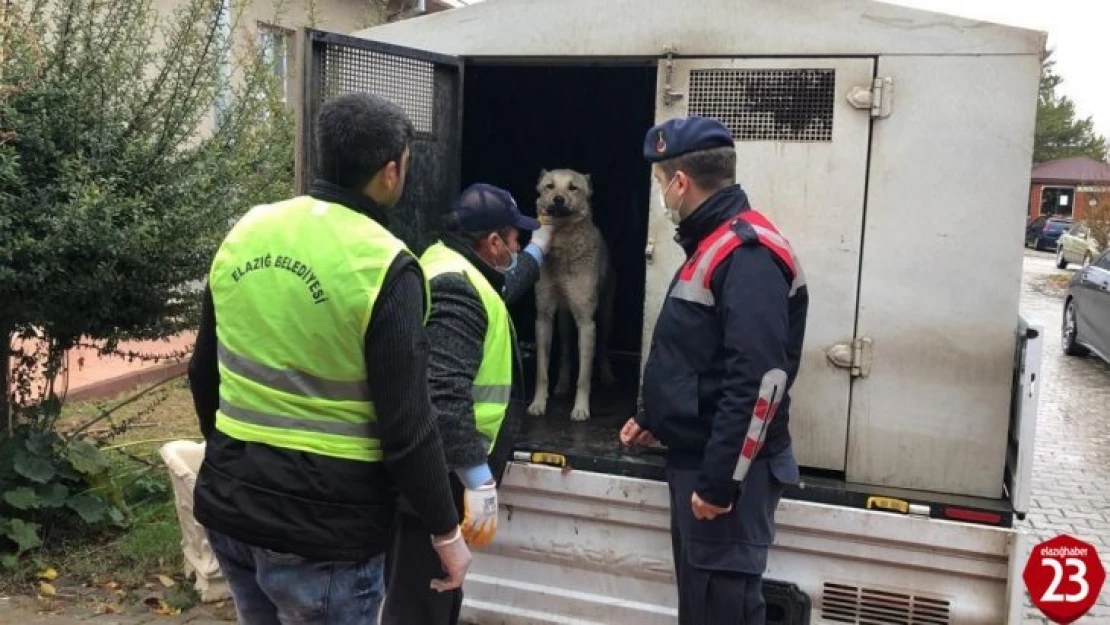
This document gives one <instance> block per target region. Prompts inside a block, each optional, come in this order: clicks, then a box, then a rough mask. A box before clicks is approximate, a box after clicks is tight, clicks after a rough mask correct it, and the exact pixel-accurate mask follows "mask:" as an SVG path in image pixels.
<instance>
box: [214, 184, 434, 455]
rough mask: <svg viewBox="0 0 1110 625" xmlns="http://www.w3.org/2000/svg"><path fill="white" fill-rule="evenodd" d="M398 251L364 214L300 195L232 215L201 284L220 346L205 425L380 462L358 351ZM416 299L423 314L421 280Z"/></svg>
mask: <svg viewBox="0 0 1110 625" xmlns="http://www.w3.org/2000/svg"><path fill="white" fill-rule="evenodd" d="M406 253H409V254H411V252H409V250H408V248H406V247H405V244H404V243H402V242H401V241H400V240H399V239H397V238H396V237H394V236H393V235H392V234H390V232H389V231H388V230H386V229H385V228H384V227H382V226H381V225H379V224H378V223H377V222H375V221H374V220H373V219H371V218H369V217H367V216H366V215H363V214H360V213H358V212H356V211H354V210H351V209H349V208H347V207H345V206H342V205H339V204H333V203H328V202H323V201H320V200H316V199H313V198H311V197H307V196H301V197H296V198H293V199H291V200H287V201H284V202H279V203H277V204H269V205H264V206H256V207H255V208H253V209H251V210H250V212H248V213H247V214H246V215H245V216H243V218H242V219H240V220H239V222H238V223H236V224H235V226H234V227H233V228H232V230H231V232H230V233H229V234H228V235H227V238H226V239H224V241H223V243H222V244H221V245H220V249H219V250H218V251H217V252H216V257H215V260H213V262H212V269H211V271H210V273H209V277H208V283H209V287H210V288H211V291H212V299H213V302H214V304H215V309H216V335H217V338H218V342H219V344H218V359H219V370H220V407H219V411H218V412H217V413H216V429H218V430H220V431H221V432H223V433H224V434H226V435H227V436H229V437H231V438H234V439H237V440H241V441H248V442H254V443H263V444H266V445H271V446H274V447H280V448H284V449H294V450H298V451H303V452H307V453H312V454H319V455H321V456H329V457H333V458H344V459H348V460H356V461H362V462H380V461H381V460H382V451H381V441H380V440H379V439H378V434H377V421H378V419H377V415H376V414H375V412H374V404H373V402H372V401H371V400H370V389H369V386H368V384H367V371H366V356H365V347H364V344H365V336H366V329H367V328H368V327H369V326H370V315H371V311H372V310H373V308H374V302H375V300H376V299H377V297H378V293H379V292H380V290H381V287H382V282H383V281H384V280H385V275H386V272H387V270H388V269H389V267H390V265H391V264H392V263H393V261H394V259H395V258H396V257H397V256H398V255H399V254H406ZM424 296H425V302H426V305H425V319H426V314H427V309H428V308H429V306H428V305H427V298H428V289H427V283H426V282H425V288H424ZM382 366H388V363H382Z"/></svg>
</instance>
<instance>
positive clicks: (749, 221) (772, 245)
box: [669, 210, 805, 306]
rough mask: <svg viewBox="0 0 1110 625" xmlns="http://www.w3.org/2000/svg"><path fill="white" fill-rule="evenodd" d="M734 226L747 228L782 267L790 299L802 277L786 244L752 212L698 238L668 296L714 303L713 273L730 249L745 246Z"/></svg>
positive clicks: (765, 220)
mask: <svg viewBox="0 0 1110 625" xmlns="http://www.w3.org/2000/svg"><path fill="white" fill-rule="evenodd" d="M738 225H739V226H740V227H743V226H744V225H746V226H748V227H750V228H751V229H752V231H753V232H754V233H755V236H756V238H757V239H758V241H759V244H760V245H763V246H764V247H766V248H767V249H769V250H770V251H771V253H773V254H774V255H775V256H776V257H777V258H778V259H779V260H780V261H782V263H783V264H784V265H786V267H787V269H788V270H789V273H790V279H791V284H790V295H791V296H793V295H794V294H795V293H797V292H798V289H800V288H801V287H802V286H804V285H805V276H804V275H803V273H802V269H801V265H800V264H799V263H798V259H797V256H795V254H794V250H793V248H792V247H791V246H790V243H789V242H788V241H787V240H786V238H785V237H783V236H782V235H781V234H780V233H779V232H778V230H777V229H776V228H775V226H774V225H773V224H772V223H771V222H770V220H768V219H767V218H766V217H765V216H763V214H761V213H759V212H757V211H755V210H746V211H743V212H742V213H740V214H739V215H737V216H736V217H735V218H733V219H730V220H728V221H726V222H725V223H723V224H721V225H720V226H719V227H718V228H717V229H716V230H714V231H713V232H711V233H710V234H709V236H707V237H705V238H704V239H702V241H701V242H700V243H699V244H698V247H697V249H696V250H695V251H694V254H693V255H692V256H691V257H690V259H689V260H687V261H686V262H685V263H684V264H683V265H682V268H681V269H680V270H679V272H678V279H677V280H676V281H675V284H674V287H672V288H671V292H670V294H669V296H670V297H673V298H675V299H680V300H684V301H687V302H693V303H695V304H702V305H704V306H713V305H715V304H716V298H715V297H714V296H713V291H712V289H711V288H710V285H711V283H712V279H713V272H714V271H716V270H717V267H719V266H720V264H721V263H722V262H724V260H725V259H726V258H728V255H729V254H731V253H732V251H733V250H735V249H736V248H738V247H740V246H741V245H744V243H745V241H744V239H743V238H741V236H740V234H738V233H737V232H736V229H737V226H738Z"/></svg>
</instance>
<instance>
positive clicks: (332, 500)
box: [189, 94, 470, 625]
mask: <svg viewBox="0 0 1110 625" xmlns="http://www.w3.org/2000/svg"><path fill="white" fill-rule="evenodd" d="M412 141H413V126H412V124H411V123H410V122H409V120H408V119H407V118H406V117H405V114H404V113H403V112H402V111H401V109H400V108H399V107H397V106H396V105H395V104H393V103H391V102H389V101H387V100H385V99H382V98H380V97H376V96H372V95H369V94H352V95H345V96H342V97H339V98H336V99H334V100H332V101H329V102H327V103H325V104H324V105H323V107H322V109H321V112H320V115H319V118H318V123H317V135H316V142H317V149H316V153H317V155H318V162H317V168H316V178H315V182H314V183H313V185H312V187H311V190H310V191H309V193H308V195H306V196H300V197H295V198H293V199H290V200H286V201H282V202H277V203H275V204H270V205H264V206H256V207H254V208H253V209H251V210H250V211H249V212H248V213H247V214H246V215H245V216H243V218H242V219H240V220H239V221H238V223H236V225H235V226H234V227H233V228H232V230H231V232H230V233H229V234H228V235H227V238H226V239H224V241H223V243H222V244H221V245H220V248H219V250H218V251H217V253H216V256H215V259H214V260H213V262H212V267H211V271H210V273H209V276H208V287H207V289H206V293H205V301H204V306H203V310H202V317H201V323H200V329H199V333H198V336H197V343H196V349H195V351H194V354H193V359H192V361H191V362H190V365H189V380H190V382H191V385H192V391H193V400H194V403H195V406H196V410H197V415H198V418H199V420H200V425H201V430H202V432H203V433H204V436H205V438H206V439H207V446H206V452H205V459H204V464H203V465H202V467H201V470H200V475H199V477H198V479H197V485H196V490H195V514H196V517H197V520H198V521H199V522H200V523H201V524H202V525H204V526H205V528H206V529H207V531H208V536H209V541H210V543H211V546H212V549H213V551H214V553H215V554H216V557H217V559H218V560H219V563H220V568H221V570H222V571H223V573H224V575H225V576H226V577H227V579H228V582H229V585H230V587H231V592H232V596H233V598H234V600H235V607H236V611H237V612H238V616H239V622H240V623H244V624H247V625H278V624H288V623H298V624H316V623H319V624H321V625H322V624H324V623H327V624H329V625H331V624H340V625H346V624H348V623H350V624H354V623H372V622H374V619H375V618H376V617H377V615H378V613H379V611H380V608H381V603H382V598H383V595H384V580H383V566H384V553H385V551H386V549H387V548H388V545H389V543H390V539H391V527H392V523H393V518H394V515H395V512H396V503H395V502H396V495H397V493H398V492H399V493H401V494H402V495H403V496H404V498H405V500H406V501H407V502H409V504H410V505H411V507H412V509H413V510H414V513H415V514H416V515H417V516H418V517H419V518H420V519H421V521H422V523H423V524H424V527H425V528H427V533H426V534H425V535H424V541H425V544H426V545H427V547H428V549H431V550H433V552H434V553H435V554H436V556H437V562H438V565H439V568H438V569H436V570H435V571H429V575H428V578H427V579H425V580H424V587H425V588H428V587H429V586H430V587H432V588H435V589H437V590H450V589H454V588H457V587H459V586H460V585H461V584H462V581H463V578H464V577H465V575H466V570H467V567H468V566H469V563H470V551H469V549H468V547H467V545H466V542H465V540H464V539H463V537H462V533H461V530H460V526H459V515H458V512H457V510H456V508H455V505H454V502H453V498H452V493H451V488H450V484H449V481H448V477H447V472H448V469H447V466H446V464H445V463H444V453H443V446H442V443H441V441H440V438H439V435H438V433H437V430H436V427H435V420H434V413H433V410H432V405H431V402H430V400H429V394H428V381H427V380H428V376H427V355H428V340H427V338H426V335H425V332H424V327H423V323H424V320H425V318H426V314H427V306H428V294H427V285H426V281H425V278H424V275H423V271H422V269H421V267H420V265H419V263H418V262H417V259H416V258H415V257H414V256H413V254H412V253H411V252H409V250H408V249H407V248H406V247H405V245H404V244H403V243H402V242H401V241H400V240H398V239H397V238H395V237H394V236H393V235H392V234H390V232H389V231H388V230H387V229H386V224H387V214H388V209H389V208H390V207H392V206H394V205H395V204H396V203H397V201H398V200H399V199H400V197H401V193H402V190H403V189H404V186H405V173H406V170H407V168H408V161H409V154H410V146H411V144H412ZM444 573H446V578H443V577H444Z"/></svg>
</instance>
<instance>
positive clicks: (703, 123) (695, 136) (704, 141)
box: [644, 117, 735, 163]
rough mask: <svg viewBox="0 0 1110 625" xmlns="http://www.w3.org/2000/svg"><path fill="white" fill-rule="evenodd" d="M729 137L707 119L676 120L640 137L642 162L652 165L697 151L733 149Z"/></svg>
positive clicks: (683, 118)
mask: <svg viewBox="0 0 1110 625" xmlns="http://www.w3.org/2000/svg"><path fill="white" fill-rule="evenodd" d="M734 145H735V143H734V142H733V140H732V133H730V132H729V131H728V128H726V127H725V125H724V124H722V123H721V122H719V121H717V120H715V119H711V118H709V117H679V118H677V119H668V120H667V121H665V122H663V123H662V124H659V125H657V126H655V127H653V128H652V129H651V130H649V131H648V133H647V136H646V137H644V158H645V159H647V161H648V162H651V163H656V162H658V161H665V160H668V159H672V158H675V157H676V156H682V155H683V154H688V153H690V152H697V151H698V150H709V149H712V148H724V147H733V146H734Z"/></svg>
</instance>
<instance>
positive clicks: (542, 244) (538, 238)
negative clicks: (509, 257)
mask: <svg viewBox="0 0 1110 625" xmlns="http://www.w3.org/2000/svg"><path fill="white" fill-rule="evenodd" d="M529 243H532V244H534V245H535V246H536V247H538V248H540V251H541V252H543V253H544V254H546V253H547V248H548V247H550V245H551V224H549V223H544V220H542V219H541V220H540V229H539V230H535V231H533V232H532V239H531V240H530V241H529Z"/></svg>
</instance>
